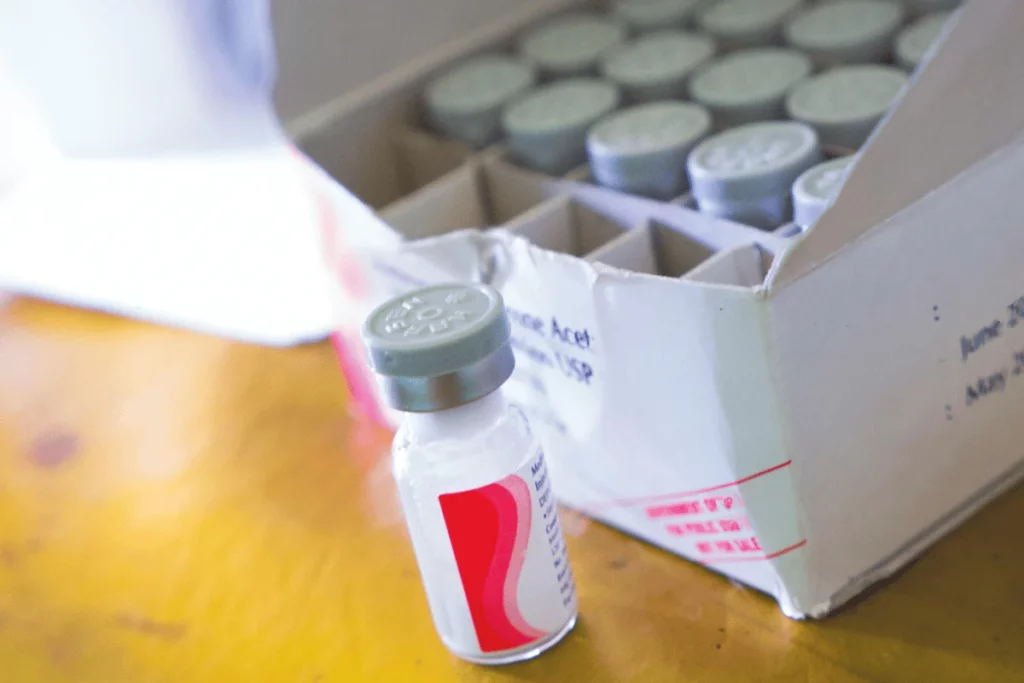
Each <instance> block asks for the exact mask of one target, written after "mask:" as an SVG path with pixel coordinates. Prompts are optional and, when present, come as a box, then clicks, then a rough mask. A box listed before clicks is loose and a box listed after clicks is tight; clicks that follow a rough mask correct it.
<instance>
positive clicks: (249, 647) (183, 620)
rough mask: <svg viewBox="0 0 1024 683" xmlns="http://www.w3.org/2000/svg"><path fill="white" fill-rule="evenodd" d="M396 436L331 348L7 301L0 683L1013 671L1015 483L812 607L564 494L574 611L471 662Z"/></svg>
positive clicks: (951, 675)
mask: <svg viewBox="0 0 1024 683" xmlns="http://www.w3.org/2000/svg"><path fill="white" fill-rule="evenodd" d="M389 439H390V436H389V435H388V434H386V433H384V432H382V431H380V430H377V429H374V428H370V427H366V426H363V425H362V424H361V423H360V422H358V421H356V420H354V419H353V418H352V417H350V415H349V414H348V409H347V406H346V397H345V393H344V390H343V389H342V386H341V382H340V380H339V377H338V373H337V371H336V369H335V365H334V360H333V358H332V354H331V352H330V350H329V348H328V347H327V346H326V345H319V346H312V347H306V348H299V349H291V350H273V349H264V348H257V347H252V346H245V345H241V344H234V343H230V342H227V341H222V340H218V339H213V338H209V337H204V336H201V335H197V334H189V333H186V332H180V331H173V330H167V329H162V328H159V327H156V326H150V325H144V324H140V323H135V322H130V321H125V320H121V319H117V318H113V317H107V316H102V315H97V314H93V313H85V312H80V311H74V310H70V309H66V308H62V307H57V306H52V305H48V304H41V303H37V302H32V301H27V300H17V301H14V302H13V303H8V304H6V305H0V683H28V682H34V681H46V682H51V681H52V682H58V681H59V682H64V681H71V682H75V683H90V682H95V683H119V682H122V681H131V682H135V681H138V682H153V683H159V682H164V681H174V682H179V681H181V682H189V683H199V682H205V681H210V682H211V683H213V682H215V683H234V682H236V681H237V682H238V683H255V682H260V681H272V682H275V683H276V682H296V683H326V682H328V681H346V682H349V681H353V682H354V681H385V682H393V681H558V682H560V683H574V682H577V681H578V682H584V681H587V682H591V681H593V682H595V683H599V682H603V681H650V682H658V681H672V682H674V683H678V682H686V681H786V682H787V683H791V682H794V681H829V682H842V681H900V682H908V681H922V682H927V683H934V682H936V681H971V682H976V681H999V682H1000V683H1005V682H1006V681H1022V680H1024V543H1022V539H1024V534H1022V532H1021V530H1020V524H1021V523H1022V521H1024V490H1017V491H1014V492H1012V493H1010V494H1009V495H1007V496H1005V497H1003V498H1002V499H1000V500H999V501H997V502H996V503H994V504H993V505H991V506H989V507H988V508H987V509H986V510H984V511H983V512H982V513H981V514H980V515H979V516H977V517H976V518H974V519H973V520H971V521H970V522H969V523H968V524H967V525H966V526H964V527H963V528H962V529H961V530H959V531H958V532H956V533H955V534H954V535H953V536H952V537H951V538H949V539H947V540H945V541H943V542H941V543H940V544H939V545H938V546H937V547H935V548H934V549H933V550H932V551H931V552H929V553H928V554H927V555H926V556H925V557H924V559H922V560H921V561H920V562H918V563H916V564H915V565H914V566H913V567H912V568H911V569H909V570H908V571H906V572H905V573H904V574H903V575H901V576H900V577H898V578H897V579H896V580H894V581H892V582H890V583H889V584H888V585H885V586H883V587H882V588H880V589H878V590H877V591H875V592H874V594H872V595H871V596H869V597H868V598H866V599H864V600H861V601H859V602H858V603H856V604H853V605H851V606H849V607H847V608H846V609H845V610H844V611H843V612H842V613H841V614H840V615H838V616H836V617H834V618H831V619H828V620H826V621H823V622H819V623H797V622H793V621H790V620H788V619H786V618H785V617H783V616H782V615H781V613H780V612H779V610H778V608H777V607H776V606H775V604H774V603H773V602H772V601H771V600H770V599H768V598H766V597H764V596H762V595H760V594H758V593H755V592H753V591H750V590H747V589H745V588H742V587H740V586H737V585H734V584H731V583H730V582H728V581H727V580H725V579H722V578H720V577H718V576H716V575H714V574H712V573H710V572H709V571H707V570H704V569H700V568H697V567H695V566H692V565H690V564H687V563H686V562H684V561H682V560H679V559H677V558H675V557H672V556H670V555H668V554H666V553H663V552H660V551H658V550H655V549H654V548H652V547H650V546H647V545H645V544H643V543H639V542H637V541H634V540H631V539H629V538H627V537H625V536H622V535H621V534H619V533H617V532H614V531H611V530H609V529H607V528H604V527H602V526H600V525H597V524H591V523H589V522H587V521H586V520H584V519H581V518H578V517H575V516H573V515H571V514H567V515H566V530H567V532H568V533H569V534H570V536H571V537H570V539H569V545H570V551H571V555H572V560H573V563H574V567H575V571H576V575H577V583H578V585H579V591H580V601H581V609H582V617H581V621H580V624H579V626H578V627H577V629H576V631H575V632H574V633H573V634H571V635H570V636H569V637H568V638H567V640H566V641H565V642H564V643H562V644H561V645H560V646H559V647H557V648H556V649H555V650H553V651H552V652H551V653H549V654H548V655H545V656H544V657H542V658H540V659H538V660H536V661H534V662H530V663H528V664H523V665H516V666H512V667H507V668H502V669H482V668H478V667H474V666H471V665H468V664H463V663H461V662H459V661H457V660H455V659H454V658H453V657H451V656H450V655H449V654H448V653H447V652H446V651H445V650H444V648H443V647H442V646H441V644H440V642H439V641H438V640H437V638H436V637H435V636H434V632H433V628H432V626H431V623H430V617H429V614H428V612H427V605H426V601H425V598H424V596H423V593H422V590H421V587H420V583H419V578H418V576H417V573H416V567H415V564H414V561H413V556H412V552H411V550H410V548H409V544H408V542H407V538H406V536H405V533H404V530H403V528H402V526H401V517H400V515H399V512H398V510H397V507H396V503H395V499H394V496H393V492H392V484H391V481H390V475H389V472H388V469H387V467H388V466H387V460H386V457H387V456H386V454H387V451H388V442H389Z"/></svg>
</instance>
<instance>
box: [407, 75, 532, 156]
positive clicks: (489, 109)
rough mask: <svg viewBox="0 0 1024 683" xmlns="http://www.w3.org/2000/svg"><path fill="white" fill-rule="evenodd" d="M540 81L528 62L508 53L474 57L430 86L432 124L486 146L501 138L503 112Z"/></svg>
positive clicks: (475, 145) (455, 136)
mask: <svg viewBox="0 0 1024 683" xmlns="http://www.w3.org/2000/svg"><path fill="white" fill-rule="evenodd" d="M536 82H537V70H536V69H535V68H534V67H533V65H531V64H529V63H528V62H526V61H524V60H522V59H517V58H515V57H509V56H505V55H485V56H481V57H477V58H475V59H470V60H468V61H466V62H463V63H462V64H459V65H458V66H456V67H454V68H452V69H450V70H448V71H446V72H444V73H443V74H441V75H440V76H439V77H437V78H436V79H435V80H433V81H432V82H431V83H430V85H428V86H427V90H426V95H425V97H424V99H425V103H426V109H427V114H428V116H429V118H430V123H431V125H432V127H433V128H434V129H435V130H436V131H438V132H439V133H440V134H441V135H443V136H445V137H448V138H452V139H455V140H459V141H461V142H464V143H465V144H467V145H469V146H470V147H472V148H473V149H482V148H484V147H486V146H487V145H490V144H492V143H494V142H497V141H498V140H499V139H500V138H501V112H502V111H503V110H504V108H505V105H507V104H508V103H509V102H511V101H512V100H514V99H516V98H517V97H519V96H521V95H522V94H523V93H525V92H526V91H527V90H529V89H530V88H532V87H533V85H534V84H535V83H536Z"/></svg>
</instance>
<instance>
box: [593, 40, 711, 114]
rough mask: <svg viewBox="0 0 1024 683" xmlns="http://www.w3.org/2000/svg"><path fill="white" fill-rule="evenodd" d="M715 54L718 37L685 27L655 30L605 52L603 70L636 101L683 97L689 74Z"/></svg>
mask: <svg viewBox="0 0 1024 683" xmlns="http://www.w3.org/2000/svg"><path fill="white" fill-rule="evenodd" d="M714 54H715V41H713V40H711V39H710V38H708V37H707V36H702V35H699V34H696V33H686V32H685V31H656V32H653V33H648V34H645V35H643V36H641V37H640V38H638V39H637V40H634V41H632V42H629V43H626V44H624V45H620V46H619V47H617V48H615V49H614V50H613V51H611V52H609V53H608V54H607V55H605V57H604V59H603V60H602V61H601V73H602V74H603V75H604V76H605V78H608V79H609V80H612V81H614V82H615V83H617V84H618V85H619V86H620V87H621V88H622V91H623V93H625V95H626V96H627V97H628V98H629V99H631V100H633V101H634V102H653V101H657V100H669V99H682V98H684V97H685V96H686V84H687V80H688V79H689V76H690V74H691V73H692V72H693V71H694V69H696V68H697V67H698V66H700V65H701V64H703V63H704V62H706V61H707V60H708V59H710V58H711V57H712V56H713V55H714Z"/></svg>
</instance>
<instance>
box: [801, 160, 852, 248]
mask: <svg viewBox="0 0 1024 683" xmlns="http://www.w3.org/2000/svg"><path fill="white" fill-rule="evenodd" d="M856 160H857V157H856V156H848V157H842V158H839V159H832V160H831V161H826V162H824V163H821V164H818V165H817V166H814V167H813V168H810V169H808V170H807V171H805V172H804V174H803V175H801V176H800V177H799V178H797V179H796V182H795V183H793V222H794V223H796V224H797V225H799V226H800V227H801V228H803V229H804V230H806V229H807V228H809V227H811V226H812V225H814V224H815V223H817V222H818V219H819V218H821V214H823V213H825V209H827V208H828V206H829V204H830V203H831V202H832V200H833V199H834V198H835V196H836V195H837V194H839V191H840V190H842V189H843V183H844V182H846V176H847V174H848V173H849V171H850V167H851V166H853V162H855V161H856Z"/></svg>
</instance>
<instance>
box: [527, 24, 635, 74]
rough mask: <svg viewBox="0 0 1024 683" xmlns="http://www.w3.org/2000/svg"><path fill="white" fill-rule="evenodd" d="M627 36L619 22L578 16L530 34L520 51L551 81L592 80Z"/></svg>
mask: <svg viewBox="0 0 1024 683" xmlns="http://www.w3.org/2000/svg"><path fill="white" fill-rule="evenodd" d="M626 33H627V30H626V25H625V24H624V23H622V22H621V21H619V20H618V19H615V18H613V17H606V16H601V15H599V14H593V13H588V12H575V13H572V14H567V15H565V16H562V17H559V18H557V19H552V20H551V21H549V22H547V23H545V24H543V25H541V26H540V27H538V28H536V29H534V30H533V31H531V32H530V33H528V34H527V35H526V37H525V38H524V39H523V41H522V43H521V44H520V46H519V51H520V52H521V53H522V55H523V56H524V57H525V58H526V59H528V60H530V61H531V62H533V63H534V64H536V65H537V67H538V68H540V70H541V73H542V74H543V75H544V76H546V77H548V78H552V79H553V78H569V77H572V76H592V75H596V74H597V64H598V62H599V61H600V59H601V57H602V56H604V54H605V53H606V52H608V50H610V49H611V48H613V47H615V46H616V45H618V44H619V43H621V42H622V41H624V40H625V39H626Z"/></svg>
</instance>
